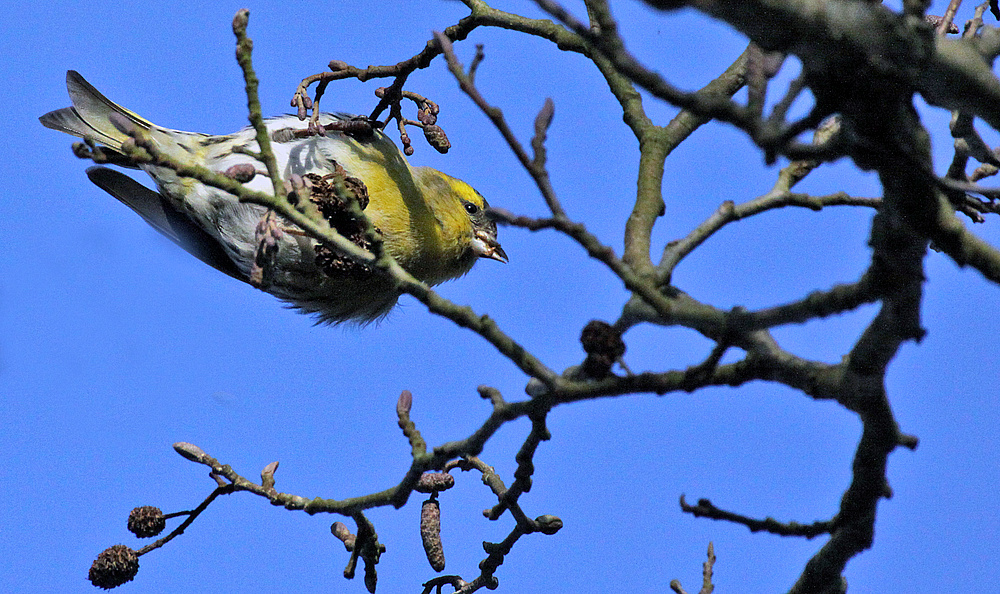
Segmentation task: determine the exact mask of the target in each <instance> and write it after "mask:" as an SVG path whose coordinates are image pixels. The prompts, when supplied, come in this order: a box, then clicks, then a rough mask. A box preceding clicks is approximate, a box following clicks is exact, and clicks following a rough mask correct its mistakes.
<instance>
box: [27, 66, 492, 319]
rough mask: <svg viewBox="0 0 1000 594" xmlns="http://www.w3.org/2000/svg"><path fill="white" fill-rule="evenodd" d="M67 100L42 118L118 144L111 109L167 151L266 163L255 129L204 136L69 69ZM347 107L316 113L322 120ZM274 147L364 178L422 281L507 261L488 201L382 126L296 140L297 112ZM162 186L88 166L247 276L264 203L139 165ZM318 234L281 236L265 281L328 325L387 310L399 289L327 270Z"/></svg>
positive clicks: (216, 166) (276, 123) (378, 214)
mask: <svg viewBox="0 0 1000 594" xmlns="http://www.w3.org/2000/svg"><path fill="white" fill-rule="evenodd" d="M67 87H68V88H69V93H70V98H71V99H72V101H73V107H69V108H64V109H60V110H57V111H54V112H50V113H48V114H45V115H44V116H42V117H41V118H40V120H41V122H42V124H44V125H45V126H47V127H49V128H53V129H56V130H60V131H62V132H66V133H68V134H72V135H74V136H80V137H90V138H92V139H94V140H95V141H97V142H98V143H101V144H103V145H105V146H107V147H109V148H110V149H112V150H119V149H120V148H121V143H122V141H124V140H125V138H127V135H126V134H124V133H122V132H121V131H120V130H119V129H118V127H116V126H115V125H114V124H113V123H112V121H111V118H112V117H113V115H114V114H119V115H120V116H124V117H125V118H127V119H128V120H129V121H130V122H131V123H132V124H134V125H136V126H139V127H141V128H142V129H144V130H146V131H147V132H148V134H149V135H150V137H151V138H152V139H153V141H154V142H156V143H157V145H158V147H159V148H160V149H161V150H163V151H164V152H165V153H167V154H168V155H170V156H172V157H174V158H176V159H178V160H181V161H188V162H194V163H197V164H199V165H202V166H205V167H207V168H209V169H211V170H213V171H217V172H224V171H226V170H227V169H229V168H230V167H232V166H233V165H245V164H247V163H251V164H254V165H255V166H256V168H257V169H258V170H260V169H263V166H262V165H261V164H259V163H257V162H256V161H254V160H253V159H252V158H251V157H249V156H248V155H247V154H245V153H243V152H241V151H240V150H239V149H241V148H242V149H247V150H249V151H257V150H258V148H257V144H256V141H255V139H254V132H253V131H252V129H249V128H247V129H244V130H242V131H240V132H237V133H234V134H230V135H226V136H208V135H204V134H195V133H190V132H181V131H177V130H170V129H167V128H161V127H159V126H156V125H154V124H152V123H151V122H149V121H148V120H145V119H143V118H141V117H139V116H138V115H136V114H134V113H132V112H130V111H128V110H126V109H124V108H122V107H121V106H119V105H117V104H115V103H113V102H111V101H109V100H108V99H107V98H105V97H104V96H103V95H101V94H100V93H99V92H98V91H97V90H96V89H94V88H93V87H92V86H91V85H90V84H89V83H87V82H86V81H85V80H84V79H83V78H82V77H81V76H80V75H79V74H77V73H75V72H73V71H70V72H69V73H67ZM345 117H347V116H343V115H334V114H321V118H320V123H321V124H326V123H330V122H334V121H336V120H342V119H344V118H345ZM267 127H268V130H269V132H270V133H271V137H272V148H273V150H274V152H275V157H276V158H277V161H278V163H279V166H280V167H281V169H282V171H281V173H282V176H283V177H284V178H285V179H288V178H289V177H291V176H292V175H299V176H302V175H306V174H309V173H317V174H319V175H324V174H326V173H331V172H333V170H334V169H335V167H336V166H337V165H339V166H341V167H343V169H344V170H345V171H346V172H347V174H348V175H350V176H352V177H356V178H358V179H360V180H362V181H363V182H364V184H365V185H366V187H367V190H368V196H369V199H370V202H369V204H368V207H367V208H366V209H365V214H366V215H367V216H368V218H369V219H370V220H371V222H372V223H373V224H374V225H375V226H376V227H377V228H378V229H379V231H380V232H381V235H382V240H383V247H384V249H385V251H386V252H387V253H388V254H389V255H391V256H392V257H393V258H395V259H396V261H397V262H399V264H400V265H401V266H403V268H405V269H406V270H407V271H409V272H410V273H411V274H413V275H414V276H415V277H417V278H419V279H420V280H422V281H424V282H427V283H429V284H436V283H440V282H443V281H445V280H448V279H451V278H455V277H458V276H461V275H463V274H465V273H466V272H468V271H469V269H470V268H471V267H472V265H473V264H474V263H475V262H476V260H477V259H478V258H480V257H486V258H491V259H495V260H500V261H506V254H504V252H503V249H502V248H501V247H500V244H499V243H498V242H497V241H496V225H495V224H494V223H493V222H491V221H490V220H489V219H488V218H487V217H486V215H485V210H484V209H485V208H487V207H488V204H487V203H486V201H485V200H484V199H483V198H482V196H480V195H479V193H478V192H476V191H475V190H474V189H472V187H471V186H469V185H468V184H466V183H465V182H463V181H460V180H458V179H455V178H453V177H450V176H448V175H445V174H443V173H441V172H439V171H436V170H434V169H430V168H427V167H417V168H414V167H410V165H409V164H408V163H407V162H406V159H405V158H404V157H403V154H402V153H401V152H400V151H399V149H398V148H397V147H396V146H395V144H393V142H392V141H391V140H390V139H389V138H388V137H387V136H386V135H384V134H382V133H381V132H380V131H376V133H375V134H374V135H373V136H371V137H367V138H363V139H359V138H355V137H352V136H349V135H347V134H344V133H342V132H327V133H326V134H324V135H313V136H307V137H299V136H296V135H292V134H288V133H287V131H288V130H289V129H296V130H301V129H304V128H305V125H304V123H303V122H300V121H299V120H298V118H296V117H294V116H283V117H278V118H273V119H270V120H267ZM142 168H143V169H144V170H146V171H147V173H149V174H150V175H151V176H152V177H153V179H154V180H155V181H156V184H157V188H158V190H159V192H152V191H151V190H149V189H146V188H144V187H143V186H142V185H140V184H138V183H137V182H135V181H134V180H132V179H131V178H129V177H127V176H125V175H123V174H121V173H118V172H116V171H113V170H110V169H107V168H103V167H102V168H91V169H90V170H88V175H89V176H90V177H91V179H92V180H93V181H94V182H95V183H96V184H97V185H98V186H100V187H101V188H102V189H104V190H106V191H108V192H109V193H110V194H112V195H113V196H115V197H116V198H118V199H119V200H121V201H122V202H124V203H125V204H126V205H128V206H129V207H130V208H132V209H133V210H135V211H136V212H137V213H138V214H140V215H141V216H142V217H143V218H144V219H145V220H146V221H147V222H148V223H150V224H151V225H153V226H154V227H155V228H157V229H158V230H159V231H160V232H162V233H164V234H165V235H167V236H168V237H170V238H171V239H173V240H174V241H176V242H177V243H178V244H180V245H181V246H182V247H184V248H185V249H188V251H190V252H191V253H192V254H194V255H195V256H197V257H199V258H200V259H202V260H203V261H205V262H207V263H208V264H210V265H212V266H214V267H215V268H217V269H219V270H221V271H223V272H225V273H227V274H229V275H231V276H233V277H235V278H238V279H240V280H244V281H247V280H248V279H249V278H250V273H251V269H252V268H253V265H254V254H255V250H256V247H257V242H258V238H257V236H256V230H257V225H258V223H259V221H260V220H261V217H262V216H263V215H264V214H265V209H264V208H263V207H260V206H256V205H251V204H241V203H240V202H238V201H237V200H236V199H235V197H233V196H231V195H229V194H227V193H225V192H222V191H221V190H217V189H215V188H211V187H208V186H205V185H203V184H201V183H199V182H196V181H195V180H192V179H190V178H180V177H178V176H177V175H176V173H175V172H173V171H171V170H169V169H165V168H162V167H152V166H142ZM246 185H247V186H248V187H250V188H252V189H255V190H259V191H264V192H269V191H271V182H270V180H268V179H267V178H266V177H264V176H261V175H258V176H255V177H254V179H252V180H251V181H249V182H247V183H246ZM315 245H316V242H315V241H314V240H312V239H310V238H308V237H305V236H304V235H302V234H299V233H294V232H292V233H283V234H282V237H281V239H280V241H279V244H278V255H277V258H276V263H275V265H274V273H273V274H272V275H270V284H269V285H267V286H265V287H262V288H263V289H264V290H266V291H268V292H269V293H272V294H274V295H276V296H278V297H280V298H281V299H284V300H286V301H288V302H289V303H291V304H292V305H294V306H295V307H297V308H299V309H301V310H303V311H306V312H309V313H315V314H317V316H318V318H319V320H320V321H323V322H333V323H336V322H342V321H346V320H354V321H370V320H373V319H377V318H378V317H380V316H382V315H384V314H385V313H387V312H388V311H389V309H391V308H392V306H393V305H394V304H395V303H396V299H397V298H398V293H397V292H396V291H395V289H394V288H393V286H392V284H391V282H390V281H389V280H388V279H385V278H382V277H379V276H377V275H374V274H371V275H367V276H364V277H361V278H348V277H339V276H336V275H332V276H331V275H327V274H325V273H324V272H323V271H322V270H320V269H319V268H318V267H317V265H316V262H315V252H314V247H315Z"/></svg>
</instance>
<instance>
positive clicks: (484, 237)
mask: <svg viewBox="0 0 1000 594" xmlns="http://www.w3.org/2000/svg"><path fill="white" fill-rule="evenodd" d="M472 251H474V252H475V253H476V255H477V256H479V257H480V258H489V259H490V260H496V261H497V262H503V263H505V264H506V263H507V253H506V252H504V251H503V248H502V247H500V242H498V241H497V238H496V236H493V235H491V234H490V233H487V232H486V231H485V230H482V229H480V230H477V231H476V236H475V237H474V238H473V239H472Z"/></svg>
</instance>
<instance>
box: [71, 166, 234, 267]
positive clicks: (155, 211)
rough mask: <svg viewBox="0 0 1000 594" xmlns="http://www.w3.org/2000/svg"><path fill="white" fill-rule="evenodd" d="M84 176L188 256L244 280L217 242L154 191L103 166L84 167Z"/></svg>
mask: <svg viewBox="0 0 1000 594" xmlns="http://www.w3.org/2000/svg"><path fill="white" fill-rule="evenodd" d="M87 177H89V178H90V181H92V182H94V184H95V185H96V186H97V187H99V188H101V189H102V190H104V191H105V192H107V193H108V194H111V195H112V196H114V197H115V198H117V199H118V200H119V201H120V202H122V203H123V204H125V205H126V206H128V207H129V208H131V209H132V210H134V211H135V212H136V214H138V215H139V216H141V217H142V218H143V219H144V220H145V221H146V222H147V223H149V225H150V226H151V227H153V228H154V229H156V230H157V231H159V232H160V233H162V234H163V235H165V236H166V237H168V238H169V239H170V240H171V241H173V242H174V243H176V244H177V245H179V246H181V247H182V248H184V249H185V250H186V251H187V252H188V253H189V254H191V255H192V256H194V257H196V258H198V259H199V260H201V261H202V262H204V263H205V264H208V265H209V266H211V267H212V268H215V269H216V270H218V271H220V272H224V273H226V274H228V275H229V276H231V277H233V278H235V279H237V280H240V281H244V282H245V281H246V279H245V278H244V276H243V274H242V273H241V272H240V270H239V268H237V267H236V265H235V264H234V263H233V261H232V259H230V258H229V256H228V255H227V254H226V252H225V250H223V249H222V246H221V245H219V242H218V241H217V240H216V239H215V238H213V237H212V236H211V235H209V234H208V233H206V232H205V231H204V230H203V229H202V228H201V227H199V226H198V225H196V224H195V223H194V221H192V220H191V219H190V218H188V217H187V215H185V214H184V213H181V212H178V211H177V209H176V208H174V207H173V205H171V204H170V201H169V200H167V199H166V198H164V197H163V196H161V195H160V194H158V193H157V192H154V191H153V190H150V189H149V188H147V187H146V186H144V185H142V184H140V183H139V182H137V181H135V180H134V179H132V178H131V177H129V176H127V175H125V174H123V173H119V172H118V171H115V170H113V169H108V168H107V167H91V168H89V169H87Z"/></svg>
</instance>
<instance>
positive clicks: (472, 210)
mask: <svg viewBox="0 0 1000 594" xmlns="http://www.w3.org/2000/svg"><path fill="white" fill-rule="evenodd" d="M465 212H467V213H469V214H470V215H474V214H476V213H477V212H479V207H478V206H476V205H475V204H473V203H471V202H466V203H465Z"/></svg>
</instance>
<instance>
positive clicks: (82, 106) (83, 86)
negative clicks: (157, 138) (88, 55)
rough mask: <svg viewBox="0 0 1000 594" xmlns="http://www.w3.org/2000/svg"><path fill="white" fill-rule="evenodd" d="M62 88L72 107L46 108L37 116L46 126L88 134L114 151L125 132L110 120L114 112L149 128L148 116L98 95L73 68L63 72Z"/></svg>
mask: <svg viewBox="0 0 1000 594" xmlns="http://www.w3.org/2000/svg"><path fill="white" fill-rule="evenodd" d="M66 88H67V89H68V90H69V97H70V99H71V100H72V101H73V107H64V108H62V109H57V110H55V111H50V112H49V113H47V114H45V115H43V116H42V117H40V118H38V119H39V121H41V122H42V125H43V126H45V127H46V128H51V129H53V130H58V131H60V132H65V133H67V134H72V135H73V136H79V137H80V138H87V137H90V138H93V139H94V140H96V141H97V142H100V143H101V144H104V145H107V146H108V147H110V148H112V149H114V150H116V151H117V150H119V149H121V145H122V141H123V140H125V139H126V138H128V135H127V134H125V133H124V132H122V131H121V130H120V129H119V126H115V124H114V123H113V122H112V119H111V118H112V116H113V115H114V114H118V116H119V117H120V118H124V119H125V120H127V121H128V122H130V123H131V124H133V125H135V126H137V127H139V128H142V129H144V130H149V129H150V127H151V126H152V125H153V124H152V122H150V121H149V120H146V119H145V118H142V117H140V116H139V115H137V114H135V113H133V112H131V111H129V110H127V109H125V108H124V107H122V106H121V105H118V104H117V103H115V102H114V101H111V100H110V99H108V98H107V97H105V96H104V95H102V94H101V92H100V91H98V90H97V89H95V88H94V87H93V85H91V84H90V83H89V82H87V81H86V80H84V78H83V77H82V76H80V73H78V72H77V71H75V70H69V71H67V72H66Z"/></svg>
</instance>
